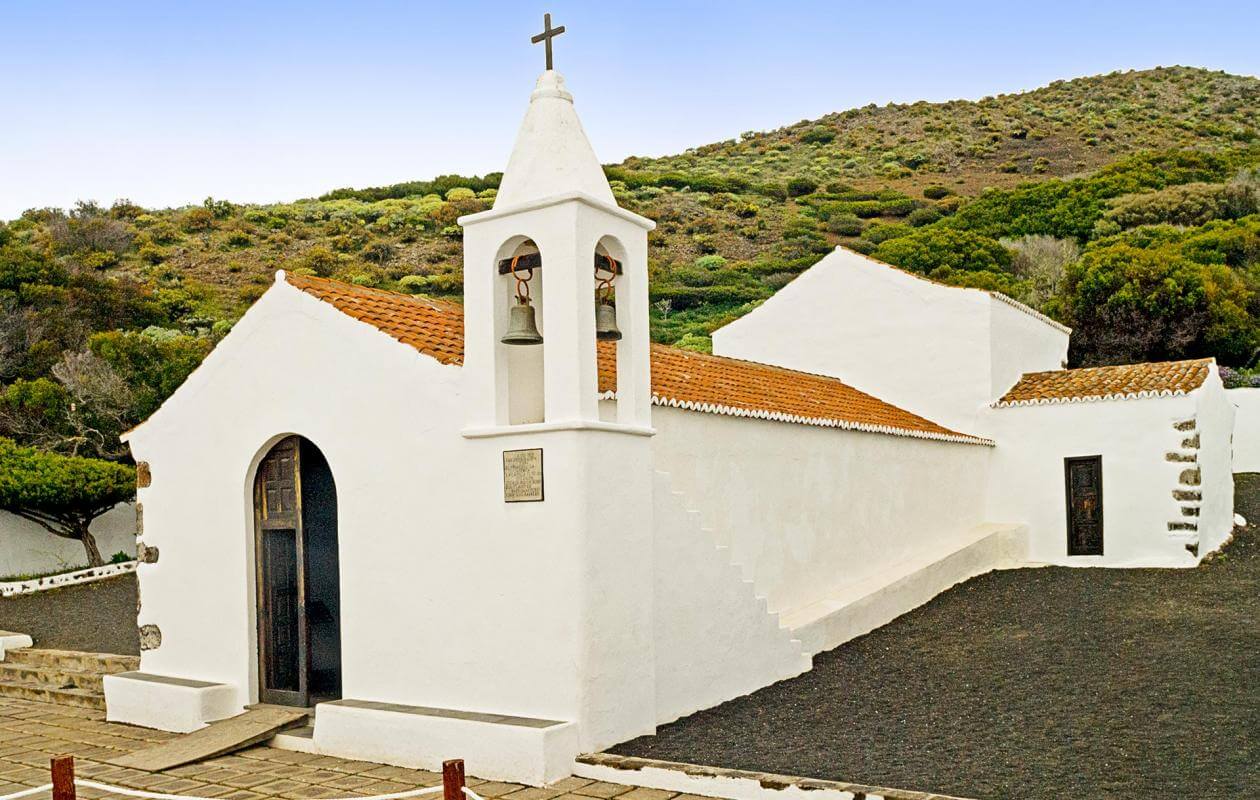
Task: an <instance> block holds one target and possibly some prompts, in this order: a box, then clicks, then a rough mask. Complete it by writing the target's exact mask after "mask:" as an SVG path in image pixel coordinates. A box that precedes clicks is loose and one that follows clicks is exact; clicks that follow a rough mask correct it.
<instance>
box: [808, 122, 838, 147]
mask: <svg viewBox="0 0 1260 800" xmlns="http://www.w3.org/2000/svg"><path fill="white" fill-rule="evenodd" d="M835 139H836V129H835V128H832V127H829V126H827V125H815V126H814V127H812V128H810V129H809V130H807V131H805V133H803V134H801V141H802V142H804V143H805V144H830V143H831V142H833V141H835Z"/></svg>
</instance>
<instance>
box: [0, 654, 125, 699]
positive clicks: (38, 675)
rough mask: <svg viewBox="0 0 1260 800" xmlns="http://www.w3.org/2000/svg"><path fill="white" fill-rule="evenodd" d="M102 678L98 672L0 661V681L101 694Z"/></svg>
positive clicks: (102, 689) (102, 690)
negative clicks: (83, 690) (84, 690)
mask: <svg viewBox="0 0 1260 800" xmlns="http://www.w3.org/2000/svg"><path fill="white" fill-rule="evenodd" d="M102 678H103V676H102V675H101V673H99V672H84V671H82V670H76V669H61V668H59V667H35V666H28V665H26V664H9V663H4V662H0V683H23V684H38V685H40V686H50V687H52V688H54V689H86V690H88V691H90V692H96V693H97V694H101V693H103V692H104V688H103V687H102V686H101V680H102Z"/></svg>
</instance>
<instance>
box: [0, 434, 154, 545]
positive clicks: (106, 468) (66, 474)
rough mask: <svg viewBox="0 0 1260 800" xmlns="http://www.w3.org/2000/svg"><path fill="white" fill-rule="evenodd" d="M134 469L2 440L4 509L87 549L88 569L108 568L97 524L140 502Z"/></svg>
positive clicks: (0, 485) (0, 472)
mask: <svg viewBox="0 0 1260 800" xmlns="http://www.w3.org/2000/svg"><path fill="white" fill-rule="evenodd" d="M135 486H136V471H135V469H134V468H132V467H129V466H126V465H123V464H114V463H112V462H109V461H99V460H96V459H92V458H79V457H77V456H63V455H58V454H56V453H46V452H43V451H40V450H36V449H35V448H33V447H21V446H19V445H17V444H16V443H15V442H13V440H11V439H3V438H0V509H2V510H4V511H8V512H9V513H11V514H16V515H17V516H19V517H22V518H23V519H28V520H30V521H31V522H34V523H35V524H37V525H39V526H40V527H42V528H44V529H45V530H46V531H48V532H49V533H52V534H53V535H55V536H60V537H61V538H63V539H73V540H75V541H78V542H82V543H83V549H84V550H85V551H86V552H87V559H88V566H92V567H99V566H101V565H102V564H104V563H105V559H104V558H102V557H101V551H100V549H99V548H98V547H97V546H96V539H95V537H93V536H92V533H91V530H90V528H91V525H92V521H93V520H94V519H96V518H97V517H99V516H100V515H101V514H104V513H105V512H106V511H109V510H110V509H111V508H113V507H114V506H116V505H118V504H119V503H122V502H125V501H127V500H130V499H131V498H132V497H134V496H135Z"/></svg>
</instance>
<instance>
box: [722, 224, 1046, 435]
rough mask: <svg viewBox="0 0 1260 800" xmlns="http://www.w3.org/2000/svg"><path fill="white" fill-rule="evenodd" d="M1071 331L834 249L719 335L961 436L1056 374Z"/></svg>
mask: <svg viewBox="0 0 1260 800" xmlns="http://www.w3.org/2000/svg"><path fill="white" fill-rule="evenodd" d="M1067 342H1068V334H1067V333H1066V332H1065V331H1064V330H1062V329H1060V328H1057V327H1054V326H1052V325H1050V324H1048V323H1046V322H1045V321H1043V320H1041V319H1038V318H1036V317H1033V316H1031V315H1029V314H1028V313H1027V312H1026V311H1023V310H1020V309H1018V308H1015V307H1014V306H1012V305H1010V304H1009V303H1007V302H1004V301H1002V300H998V299H995V298H994V297H992V296H991V295H990V294H989V293H988V292H984V291H981V290H978V289H963V288H957V287H952V286H942V285H940V284H937V283H934V282H932V281H929V280H925V279H923V278H921V277H919V276H916V275H913V274H911V273H908V272H903V271H902V270H899V269H896V268H894V267H891V266H889V265H887V264H883V263H880V262H878V261H875V260H873V259H870V258H867V257H866V256H863V255H860V254H858V253H854V252H852V251H848V250H844V249H841V248H837V249H836V250H835V252H832V253H830V254H828V255H827V256H825V257H824V258H823V259H822V260H820V261H819V262H818V263H817V264H815V265H814V266H813V267H811V268H809V269H808V270H806V271H805V272H804V273H802V274H801V275H799V276H798V277H797V278H796V279H795V280H794V281H792V282H791V283H789V284H788V285H787V286H785V287H784V288H782V289H781V290H779V291H778V292H777V293H776V294H775V295H774V296H773V297H771V298H770V299H768V300H767V301H766V302H765V303H763V304H762V305H761V306H760V307H758V308H756V309H754V310H753V311H751V312H750V313H748V314H746V315H745V316H743V317H741V318H740V319H737V320H735V321H734V322H732V323H730V324H729V325H726V326H725V327H722V328H719V329H718V330H717V331H714V333H713V352H714V353H717V354H719V355H726V356H732V357H735V358H745V359H749V360H752V361H762V362H765V363H770V364H779V365H782V366H786V367H791V368H793V369H799V370H803V371H806V372H815V373H821V374H824V375H831V376H834V377H837V378H840V379H841V380H843V381H845V382H847V383H849V384H851V385H852V386H855V387H857V388H858V389H861V390H862V391H864V392H867V393H869V394H872V395H874V396H876V397H878V398H880V399H881V400H886V401H888V402H890V403H893V404H894V405H897V406H900V407H902V408H906V409H909V410H910V411H914V412H915V413H917V414H920V415H922V416H925V417H927V418H928V419H931V420H933V421H935V422H939V423H941V424H943V425H946V426H948V427H951V428H954V429H955V430H960V431H962V432H964V433H980V434H985V433H986V432H985V431H984V430H983V429H981V428H980V427H979V426H980V425H982V424H983V423H984V419H985V417H984V415H983V409H984V407H985V406H986V404H987V403H989V402H990V401H991V400H993V398H994V397H996V396H997V395H998V394H1000V393H1001V391H1004V390H1005V389H1006V388H1007V387H1009V386H1010V385H1011V384H1013V383H1014V382H1015V379H1017V378H1018V376H1019V375H1020V374H1022V373H1024V372H1035V371H1038V370H1049V369H1059V368H1060V367H1061V366H1062V363H1063V360H1064V359H1065V358H1066V357H1067Z"/></svg>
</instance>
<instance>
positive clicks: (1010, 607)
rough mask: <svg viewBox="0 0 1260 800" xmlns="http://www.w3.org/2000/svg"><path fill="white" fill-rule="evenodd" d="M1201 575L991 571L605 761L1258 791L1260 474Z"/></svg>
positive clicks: (1029, 789)
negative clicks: (1238, 523) (791, 675)
mask: <svg viewBox="0 0 1260 800" xmlns="http://www.w3.org/2000/svg"><path fill="white" fill-rule="evenodd" d="M1237 479H1238V480H1237V483H1238V492H1237V495H1238V502H1237V510H1238V513H1240V514H1242V515H1243V516H1245V517H1246V518H1247V520H1248V523H1249V524H1248V526H1247V528H1246V529H1244V530H1240V531H1238V532H1237V533H1236V534H1235V538H1234V540H1233V541H1232V542H1231V543H1230V544H1229V545H1227V547H1226V548H1225V549H1224V551H1223V552H1222V553H1220V554H1218V555H1216V556H1215V557H1214V558H1212V559H1210V560H1209V561H1207V562H1206V563H1204V564H1203V565H1201V566H1200V567H1199V568H1197V569H1189V570H1171V569H1167V570H1155V569H1141V570H1111V569H1072V568H1063V567H1050V568H1043V569H1021V570H1011V571H1004V572H996V573H990V574H988V575H983V576H981V577H978V578H975V579H973V580H970V581H968V582H966V583H964V584H962V585H960V586H958V587H955V588H954V589H952V590H950V591H948V592H946V593H944V594H942V595H940V596H939V597H937V598H936V599H934V600H933V601H932V602H930V603H928V604H927V605H926V606H924V607H922V608H920V609H917V610H915V611H913V612H911V613H909V614H907V615H905V616H903V617H901V618H899V619H897V620H895V621H894V622H892V623H891V624H889V625H886V626H885V627H883V628H880V629H879V630H877V631H874V632H872V633H871V634H869V635H867V636H864V637H861V638H860V639H856V640H854V641H852V642H849V643H846V644H844V645H842V646H840V647H838V648H836V649H835V650H832V651H829V652H826V653H821V654H819V655H818V656H817V657H815V659H814V669H813V671H811V672H809V673H807V674H805V675H802V676H800V677H799V678H795V679H792V680H789V681H784V682H782V683H779V684H775V685H774V686H770V687H767V688H766V689H763V690H761V691H759V692H757V693H755V694H752V695H749V696H747V697H742V698H739V699H736V700H733V701H731V702H729V703H725V704H724V705H721V706H719V707H717V708H713V709H710V710H708V711H702V712H699V713H697V714H694V715H692V716H690V717H687V718H685V719H682V720H679V721H678V722H675V723H673V724H670V725H666V726H664V727H662V728H661V729H660V730H659V731H658V733H657V735H656V736H645V737H640V738H638V739H634V740H632V741H630V742H626V743H624V744H622V745H619V746H617V747H615V748H612V752H615V753H620V754H622V755H631V756H640V757H644V758H660V759H666V760H670V761H683V762H690V763H699V764H706V765H711V766H720V767H729V768H735V769H748V770H757V771H764V772H777V773H783V774H788V775H801V776H808V777H814V778H829V779H834V780H843V781H850V782H854V783H864V784H873V785H877V786H892V787H897V788H900V789H914V790H919V791H931V792H940V793H944V794H951V795H961V796H963V797H975V798H984V799H985V800H990V799H992V800H996V799H997V798H1035V799H1037V800H1052V799H1053V800H1061V799H1062V798H1067V797H1080V798H1084V797H1089V798H1114V799H1115V800H1122V799H1124V800H1130V799H1131V800H1138V798H1142V799H1143V800H1147V799H1148V798H1152V797H1193V798H1197V799H1198V800H1209V799H1211V798H1222V799H1223V798H1229V799H1230V800H1236V799H1237V798H1244V797H1260V627H1258V626H1260V525H1257V524H1256V523H1260V475H1240V476H1237Z"/></svg>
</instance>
